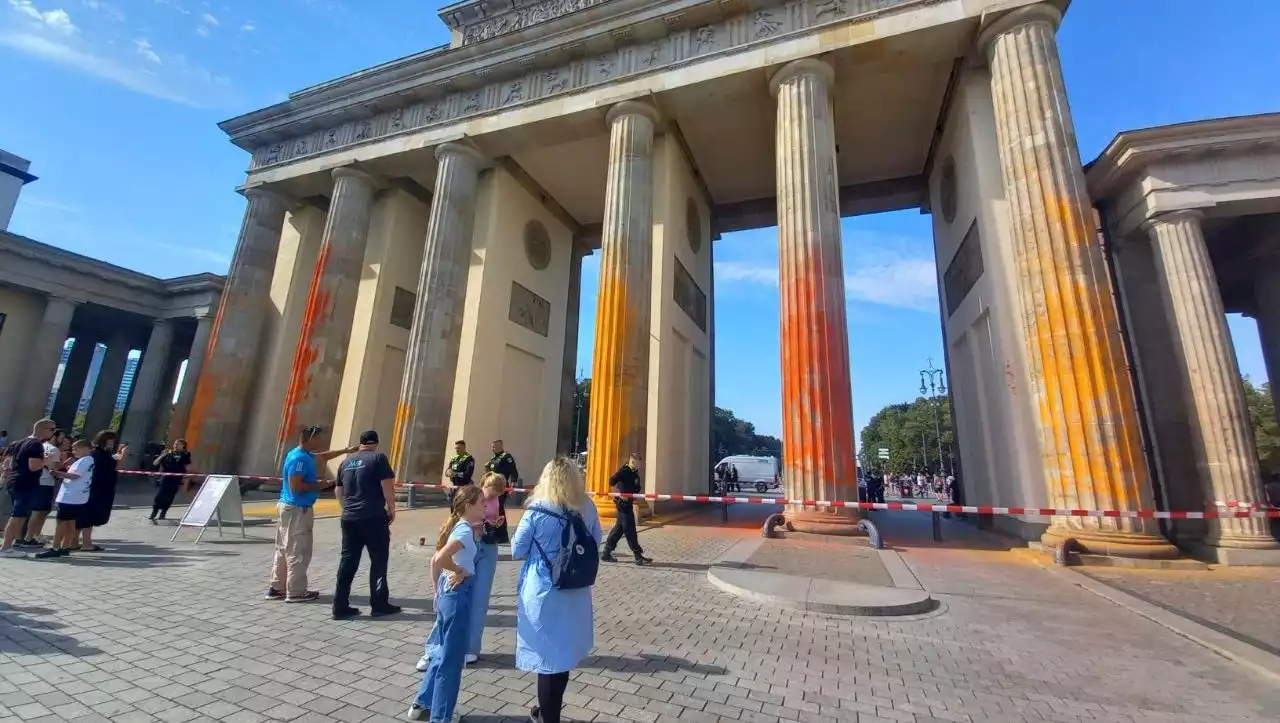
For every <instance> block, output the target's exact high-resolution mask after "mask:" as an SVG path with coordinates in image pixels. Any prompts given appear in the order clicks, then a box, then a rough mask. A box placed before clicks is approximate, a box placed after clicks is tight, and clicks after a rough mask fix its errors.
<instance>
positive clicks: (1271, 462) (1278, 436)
mask: <svg viewBox="0 0 1280 723" xmlns="http://www.w3.org/2000/svg"><path fill="white" fill-rule="evenodd" d="M1243 383H1244V401H1245V406H1246V407H1248V409H1249V421H1250V422H1252V423H1253V436H1254V439H1255V440H1257V443H1258V462H1259V463H1260V464H1261V465H1262V471H1263V473H1264V475H1265V474H1270V473H1272V472H1280V429H1278V428H1277V427H1278V426H1280V425H1277V423H1276V407H1275V402H1274V400H1272V398H1271V383H1270V382H1267V383H1265V384H1263V385H1262V386H1259V387H1255V386H1254V385H1253V382H1251V381H1249V378H1248V377H1245V378H1244V379H1243Z"/></svg>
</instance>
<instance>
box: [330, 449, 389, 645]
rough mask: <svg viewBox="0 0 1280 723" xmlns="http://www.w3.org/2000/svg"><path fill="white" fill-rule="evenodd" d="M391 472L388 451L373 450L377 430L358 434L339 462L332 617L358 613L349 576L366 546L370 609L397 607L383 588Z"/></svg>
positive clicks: (379, 612) (382, 612)
mask: <svg viewBox="0 0 1280 723" xmlns="http://www.w3.org/2000/svg"><path fill="white" fill-rule="evenodd" d="M395 478H396V473H395V472H394V471H393V470H392V469H391V462H390V461H388V460H387V455H385V454H383V453H381V452H379V451H378V433H377V432H375V431H373V430H369V431H367V432H365V433H363V434H361V435H360V448H359V450H358V451H357V452H355V453H354V454H352V455H349V456H348V457H347V458H346V459H345V460H343V462H342V467H341V468H339V470H338V483H337V486H336V487H335V488H334V494H335V495H337V497H338V501H339V502H340V503H341V504H342V521H341V524H342V557H341V559H340V560H339V562H338V584H337V587H336V588H335V589H334V591H333V619H334V620H343V619H346V618H352V617H355V616H357V615H359V614H360V609H359V608H353V607H351V603H350V598H351V582H352V581H353V580H355V577H356V570H357V569H359V567H360V555H361V553H362V552H363V551H364V550H365V549H366V548H367V549H368V550H369V608H370V613H369V614H370V615H372V616H373V617H381V616H383V615H394V614H395V613H398V612H400V607H399V606H397V605H392V604H391V602H390V600H389V597H390V592H389V591H388V590H387V557H388V556H389V555H390V554H391V523H392V522H395V519H396V492H395Z"/></svg>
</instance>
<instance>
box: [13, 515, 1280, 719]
mask: <svg viewBox="0 0 1280 723" xmlns="http://www.w3.org/2000/svg"><path fill="white" fill-rule="evenodd" d="M906 514H910V513H906ZM145 515H146V510H125V511H117V512H116V514H115V515H114V516H113V519H112V523H111V525H110V526H109V527H107V528H105V529H104V530H102V531H101V532H102V534H101V535H100V536H101V538H102V542H103V544H104V545H106V546H108V547H109V548H110V552H108V553H105V554H101V555H99V556H92V555H89V554H81V555H76V556H73V557H72V558H70V559H69V560H61V561H54V562H40V561H22V560H0V590H3V592H2V593H0V601H2V602H0V723H9V722H10V721H19V720H22V721H38V722H39V723H45V722H46V721H58V720H73V719H74V720H76V721H104V720H109V721H120V722H122V723H126V722H127V723H134V722H139V723H140V722H143V721H164V722H165V723H188V722H194V721H200V722H201V723H203V722H205V721H211V720H218V721H228V722H231V723H261V722H262V721H267V720H273V721H304V722H306V723H312V722H315V723H321V722H324V723H328V722H330V721H341V722H343V723H364V722H365V721H379V720H386V719H387V716H401V715H402V714H403V712H404V711H405V709H406V708H407V704H408V702H409V700H410V699H411V697H412V695H413V694H414V692H415V691H416V687H417V684H418V680H419V675H418V674H417V673H416V672H415V671H414V670H413V664H414V661H415V660H416V659H417V657H418V655H419V654H420V652H421V646H422V642H423V639H424V637H425V635H426V633H427V630H428V628H429V626H430V624H431V620H432V613H431V602H430V599H429V596H430V592H429V591H430V586H429V584H428V580H427V579H426V578H427V573H426V563H425V559H424V558H423V556H422V555H420V554H415V553H413V552H411V551H408V550H406V549H404V547H403V544H404V542H406V541H408V540H416V539H417V537H419V536H421V535H431V534H432V532H433V531H434V529H435V528H436V527H437V526H438V524H439V522H440V520H441V519H442V516H443V513H442V512H441V511H439V510H428V511H414V512H411V513H403V514H402V515H401V517H400V519H398V520H397V522H396V527H395V534H396V537H397V540H396V542H395V543H394V544H393V552H392V558H391V577H390V580H391V588H392V593H393V598H394V599H395V600H396V601H397V602H399V603H401V604H403V605H405V606H406V611H405V613H404V614H403V615H401V616H398V617H395V618H389V619H380V620H370V619H356V620H351V621H345V622H333V621H332V620H330V619H329V615H328V605H327V604H325V603H320V604H311V605H285V604H283V603H279V602H269V601H264V600H262V599H261V594H262V592H263V589H264V587H265V581H266V574H267V568H268V561H269V558H270V554H271V545H270V543H269V540H270V538H271V536H272V534H273V532H272V528H270V527H258V528H250V529H249V531H248V534H249V536H250V540H249V541H247V542H240V541H238V540H236V539H235V538H236V536H238V533H231V536H230V537H228V538H224V541H218V540H217V538H216V536H215V537H214V538H213V539H212V540H206V542H204V543H201V544H200V545H199V546H193V545H192V544H191V542H190V541H189V540H190V538H191V535H186V539H187V540H188V541H186V542H179V543H176V544H170V543H169V541H168V540H169V535H170V534H172V528H168V527H152V526H150V525H148V524H145V521H144V520H143V518H144V517H145ZM718 519H719V513H718V511H717V512H715V513H714V514H712V515H710V516H709V521H708V523H707V524H706V525H705V526H698V524H697V523H699V520H697V519H694V520H686V521H685V522H684V523H682V524H671V525H666V526H660V527H655V528H650V529H647V530H645V531H644V532H642V540H643V543H644V546H645V549H646V552H647V553H648V554H650V555H652V556H653V557H655V558H656V559H657V560H658V561H659V564H658V565H655V566H654V567H652V568H645V569H641V568H636V567H634V566H632V565H630V564H618V565H610V566H606V567H605V568H604V569H603V570H602V571H601V575H600V579H599V583H598V585H597V586H596V588H595V605H596V620H595V626H596V650H595V651H594V655H593V657H591V658H590V659H588V660H587V661H585V662H584V664H583V666H582V667H581V669H579V670H578V671H576V672H575V673H574V676H573V681H572V682H571V684H570V689H569V694H568V696H567V702H568V704H569V705H570V707H569V708H568V709H567V711H566V716H567V719H570V720H575V721H640V722H647V721H705V722H715V723H725V722H728V721H748V722H750V721H787V722H797V721H798V722H803V723H818V722H823V723H826V722H828V721H835V722H837V723H839V722H851V721H858V722H860V723H873V722H877V723H878V722H880V721H918V722H920V723H924V722H925V721H976V722H982V723H985V722H992V723H996V722H999V721H1060V722H1064V723H1066V722H1071V721H1111V722H1123V721H1160V722H1162V723H1163V722H1166V721H1219V720H1222V721H1225V720H1236V721H1239V720H1249V721H1264V720H1275V711H1276V710H1277V709H1280V692H1278V690H1277V687H1276V686H1275V685H1274V684H1273V683H1271V682H1268V681H1265V680H1263V679H1259V678H1254V677H1251V676H1250V675H1249V674H1248V673H1247V672H1246V671H1245V670H1244V669H1242V668H1239V667H1236V666H1235V665H1233V664H1232V663H1230V662H1229V661H1226V660H1224V659H1222V658H1219V657H1217V656H1216V655H1214V654H1212V653H1210V652H1209V651H1207V650H1205V649H1203V648H1200V647H1199V646H1197V645H1195V644H1194V643H1191V642H1189V641H1187V640H1185V639H1183V638H1181V637H1178V636H1176V635H1174V634H1172V633H1170V632H1168V631H1166V630H1164V629H1163V628H1160V627H1159V626H1157V625H1155V624H1154V623H1151V622H1149V621H1147V620H1146V619H1143V618H1140V617H1137V616H1135V615H1132V614H1130V613H1128V612H1127V611H1125V610H1123V609H1121V608H1119V607H1116V606H1114V605H1112V604H1111V603H1109V602H1107V601H1105V600H1103V599H1101V598H1099V597H1097V596H1095V595H1093V594H1091V593H1089V592H1087V591H1084V590H1082V589H1080V588H1078V587H1076V586H1073V585H1070V584H1069V583H1066V582H1063V581H1060V580H1058V579H1057V578H1055V577H1053V576H1051V575H1048V574H1047V573H1045V572H1044V571H1043V570H1040V569H1039V568H1037V567H1035V566H1034V565H1032V564H1029V563H1028V562H1027V561H1026V560H1023V559H1021V558H1020V557H1018V555H1017V553H1010V552H997V551H970V550H956V549H945V548H930V547H918V548H917V547H914V546H911V545H904V546H901V547H900V551H901V552H902V553H903V555H904V558H905V559H906V560H907V561H908V564H909V565H910V566H911V567H912V569H913V570H914V571H915V573H916V574H917V576H918V577H919V578H920V580H921V581H922V582H923V583H924V585H925V586H926V587H928V588H929V589H930V590H931V591H933V592H934V593H935V596H936V597H939V598H940V599H942V600H943V603H944V604H943V607H942V608H941V609H940V610H938V611H937V612H935V613H931V614H929V615H927V616H920V617H917V618H913V619H911V620H906V621H884V620H853V619H846V618H840V617H836V616H829V615H823V614H816V613H804V612H797V611H791V610H780V609H772V608H766V607H760V606H758V605H755V604H752V603H749V602H746V601H744V600H741V599H738V598H735V597H733V596H730V595H728V594H725V593H722V592H719V591H718V590H716V589H715V588H713V587H712V586H711V585H710V584H709V583H708V582H707V581H706V577H705V574H704V572H705V569H706V567H707V565H708V564H709V563H711V562H712V561H713V560H715V559H716V558H717V557H718V556H719V555H720V554H722V553H723V552H724V551H725V550H727V549H728V548H729V547H730V546H731V545H732V544H734V543H735V542H737V541H738V540H741V539H743V538H744V536H746V535H755V534H759V533H758V532H757V531H756V530H753V529H751V528H750V527H748V526H743V527H741V528H731V529H725V528H720V527H718V526H717V525H716V524H713V523H711V522H710V520H718ZM881 524H882V527H883V528H884V529H886V532H887V534H888V535H890V538H889V539H890V540H893V537H892V535H893V534H894V531H893V525H892V523H891V522H890V521H886V520H882V522H881ZM315 535H316V540H315V544H316V557H315V560H314V562H313V564H312V568H311V571H312V573H313V574H312V587H313V588H318V589H320V590H322V591H325V592H326V598H327V593H328V592H329V591H331V589H332V581H333V575H334V573H335V568H336V562H337V555H336V550H337V545H338V524H337V521H336V520H320V521H318V522H317V524H316V533H315ZM516 571H517V567H516V563H511V562H502V563H500V568H499V571H498V576H497V581H496V583H495V593H494V596H493V599H492V607H491V614H490V618H489V628H488V631H487V633H486V638H485V650H486V651H489V654H488V655H486V656H485V658H484V659H483V660H482V662H481V664H480V665H479V666H476V667H474V668H472V669H469V670H468V671H467V672H466V674H465V675H464V678H463V693H462V697H461V700H460V709H461V713H462V714H463V715H464V718H463V720H466V721H471V722H472V723H497V722H499V721H517V720H523V716H524V715H525V714H526V711H527V708H528V706H529V705H530V703H531V702H532V701H533V698H534V696H535V693H534V679H533V678H532V677H531V676H528V675H525V674H522V673H519V672H517V671H514V670H512V668H511V665H512V661H513V657H514V656H513V653H514V643H515V631H514V625H515V605H516V598H515V596H514V584H515V576H516ZM362 585H363V579H361V578H357V591H361V587H362ZM366 602H367V599H366V598H364V597H356V598H353V603H355V604H362V603H366Z"/></svg>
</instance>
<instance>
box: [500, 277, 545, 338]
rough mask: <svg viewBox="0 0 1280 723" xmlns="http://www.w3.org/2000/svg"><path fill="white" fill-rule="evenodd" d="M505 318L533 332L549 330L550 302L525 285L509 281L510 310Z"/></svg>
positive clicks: (541, 332)
mask: <svg viewBox="0 0 1280 723" xmlns="http://www.w3.org/2000/svg"><path fill="white" fill-rule="evenodd" d="M507 318H509V319H511V320H512V321H514V322H515V323H517V324H519V325H520V326H523V327H524V328H526V329H528V330H529V331H532V332H533V333H535V334H541V335H542V336H547V335H548V334H549V333H550V331H551V302H550V301H547V300H546V299H544V298H542V297H541V296H538V295H537V294H535V293H533V292H532V291H530V290H528V289H526V288H525V287H523V286H521V285H520V284H517V283H516V282H514V281H512V282H511V311H510V312H509V313H508V315H507Z"/></svg>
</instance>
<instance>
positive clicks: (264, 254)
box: [183, 188, 289, 470]
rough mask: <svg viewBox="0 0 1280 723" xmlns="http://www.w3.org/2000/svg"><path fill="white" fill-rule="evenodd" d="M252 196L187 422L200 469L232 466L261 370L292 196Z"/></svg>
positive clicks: (251, 192) (254, 192) (259, 191)
mask: <svg viewBox="0 0 1280 723" xmlns="http://www.w3.org/2000/svg"><path fill="white" fill-rule="evenodd" d="M244 195H245V198H246V199H248V207H247V208H245V212H244V222H243V224H242V225H241V227H240V237H239V239H238V240H237V241H236V251H235V255H234V256H233V257H232V259H231V268H230V269H229V270H228V271H227V281H226V283H225V284H224V286H223V289H222V298H221V300H220V301H219V303H218V314H217V316H216V317H214V320H213V327H212V329H211V330H210V332H209V342H208V344H207V345H206V346H205V355H204V356H205V361H204V367H203V369H201V372H200V375H199V376H198V377H197V378H196V387H195V393H194V394H193V395H192V398H191V407H190V412H189V416H188V420H187V430H186V434H184V435H183V436H185V437H186V439H187V444H188V445H189V447H190V448H191V450H192V454H193V455H194V456H195V457H196V459H198V460H199V461H198V462H197V464H198V465H199V466H200V469H209V470H226V469H230V468H231V465H232V464H233V463H234V462H235V461H236V454H237V446H238V444H239V442H240V430H241V428H242V427H243V425H244V414H245V411H246V404H247V402H248V399H249V390H250V388H251V387H252V385H253V375H252V374H248V373H246V371H247V370H252V369H257V360H258V351H259V349H260V348H261V345H262V325H263V321H264V320H265V319H266V317H267V314H268V313H269V312H270V307H271V277H272V275H273V274H274V273H275V268H276V255H277V254H278V253H279V251H280V234H281V232H282V231H283V230H284V217H285V212H286V211H287V210H288V205H289V202H288V200H287V199H286V198H285V197H283V196H281V195H279V194H277V193H274V192H272V191H270V190H267V189H265V188H251V189H248V190H246V191H245V192H244Z"/></svg>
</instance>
